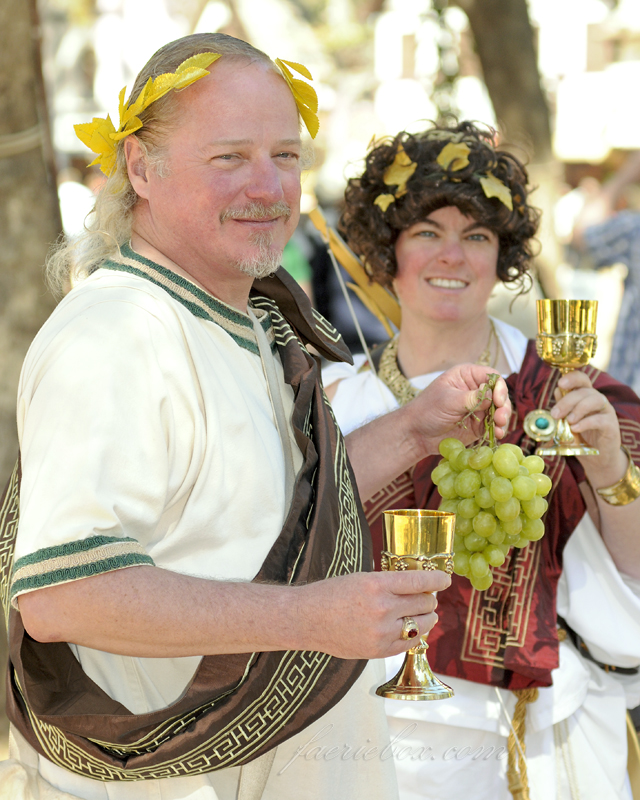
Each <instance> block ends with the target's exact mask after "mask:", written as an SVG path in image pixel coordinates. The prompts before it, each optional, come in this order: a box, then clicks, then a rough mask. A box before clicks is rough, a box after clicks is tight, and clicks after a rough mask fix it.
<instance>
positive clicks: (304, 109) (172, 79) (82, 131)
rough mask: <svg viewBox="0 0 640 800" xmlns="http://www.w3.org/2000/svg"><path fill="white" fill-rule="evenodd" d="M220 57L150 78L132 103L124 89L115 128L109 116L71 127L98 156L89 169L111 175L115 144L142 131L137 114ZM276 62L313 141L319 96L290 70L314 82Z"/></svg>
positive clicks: (191, 61) (195, 59) (194, 59)
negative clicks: (98, 168)
mask: <svg viewBox="0 0 640 800" xmlns="http://www.w3.org/2000/svg"><path fill="white" fill-rule="evenodd" d="M220 57H221V55H220V53H198V54H197V55H195V56H191V58H187V59H186V61H183V62H182V64H180V66H179V67H178V68H177V69H176V71H175V72H166V73H164V74H163V75H158V77H157V78H149V80H148V81H147V82H146V84H145V85H144V87H143V89H142V91H141V92H140V94H139V95H138V97H137V99H136V100H135V101H134V102H133V103H132V102H131V101H129V102H127V103H125V101H124V95H125V91H126V88H127V87H126V86H125V87H123V89H122V91H121V92H120V97H119V109H118V110H119V117H120V119H119V124H118V127H117V129H116V128H115V126H114V124H113V122H111V118H110V117H109V115H107V118H106V119H103V118H102V117H94V118H93V120H92V121H91V122H85V123H82V124H80V125H74V126H73V127H74V130H75V132H76V136H77V137H78V139H80V141H81V142H82V143H83V144H85V145H86V146H87V147H88V148H89V150H91V151H93V152H94V153H96V154H97V158H94V160H93V161H92V162H91V163H90V164H89V166H90V167H92V166H94V164H99V165H100V169H101V170H102V172H104V174H105V175H106V176H107V177H109V176H111V175H113V173H114V172H115V169H116V156H117V148H118V142H119V141H120V140H121V139H125V138H126V137H127V136H129V135H130V134H132V133H135V132H136V131H138V130H140V128H142V126H143V123H142V120H141V119H140V117H139V115H140V114H141V113H142V112H143V111H144V110H145V109H147V108H149V106H150V105H151V104H152V103H155V101H156V100H159V99H160V98H161V97H164V96H165V95H166V94H168V93H169V92H170V91H172V90H174V89H176V90H177V89H184V88H186V87H187V86H190V85H191V84H192V83H195V82H196V81H199V80H200V78H204V77H206V76H207V75H208V74H209V71H208V69H207V67H210V66H211V64H213V63H214V62H215V61H217V60H218V59H219V58H220ZM275 63H276V64H277V65H278V67H279V68H280V70H281V72H282V75H283V77H284V79H285V80H286V82H287V84H288V86H289V88H290V89H291V93H292V94H293V98H294V100H295V102H296V106H297V107H298V111H299V112H300V116H301V117H302V120H303V122H304V124H305V125H306V127H307V130H308V131H309V133H310V134H311V137H312V138H315V136H316V134H317V133H318V128H319V122H318V96H317V95H316V92H315V90H314V89H313V87H312V86H309V84H308V83H305V82H304V81H301V80H299V79H298V78H294V77H293V74H292V72H291V70H290V69H289V67H291V69H294V70H295V71H296V72H299V73H300V74H301V75H304V77H305V78H308V79H309V80H313V79H312V77H311V73H310V72H309V70H308V69H307V68H306V67H305V66H303V65H302V64H298V63H296V62H293V61H281V60H280V59H279V58H276V61H275ZM287 65H288V66H287Z"/></svg>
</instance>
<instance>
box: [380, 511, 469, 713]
mask: <svg viewBox="0 0 640 800" xmlns="http://www.w3.org/2000/svg"><path fill="white" fill-rule="evenodd" d="M455 519H456V515H455V514H451V513H449V512H444V511H430V510H428V509H398V510H395V511H385V512H384V547H385V549H384V550H383V552H382V569H383V570H399V571H404V570H408V569H424V570H433V569H441V570H444V571H445V572H448V573H449V574H451V573H452V572H453V534H454V529H455ZM427 648H428V645H427V642H426V639H425V637H421V638H420V641H419V643H418V644H417V645H416V647H412V648H411V649H410V650H409V651H407V654H406V656H405V659H404V663H403V664H402V667H401V668H400V671H399V672H398V673H397V675H395V676H394V677H393V678H392V679H391V680H390V681H388V682H387V683H385V684H383V685H382V686H379V687H378V688H377V689H376V694H377V695H379V696H380V697H386V698H392V699H394V700H444V699H445V698H447V697H453V689H451V687H449V686H447V685H446V684H445V683H442V681H441V680H439V679H438V678H436V676H435V675H434V674H433V672H432V671H431V667H430V666H429V661H428V659H427Z"/></svg>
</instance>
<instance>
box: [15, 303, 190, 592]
mask: <svg viewBox="0 0 640 800" xmlns="http://www.w3.org/2000/svg"><path fill="white" fill-rule="evenodd" d="M134 294H136V293H134ZM101 296H102V295H101ZM176 329H177V326H173V328H172V326H171V325H170V324H167V321H166V320H164V319H161V318H159V317H157V316H154V314H152V313H150V311H149V310H148V309H147V308H145V307H142V305H138V304H136V303H135V302H123V301H122V300H118V301H110V300H107V301H105V300H100V301H98V302H93V304H91V303H89V304H88V303H87V302H86V300H74V299H71V300H69V302H68V303H65V302H64V301H63V304H61V307H59V308H58V309H57V310H56V312H54V315H53V316H52V317H51V318H50V320H49V321H48V322H47V323H46V325H45V326H44V328H43V329H42V330H41V331H40V333H39V334H38V336H37V337H36V340H35V341H34V343H33V345H32V347H31V349H30V351H29V353H28V355H27V359H26V361H25V365H24V367H23V373H22V377H21V382H20V388H19V395H18V432H19V437H20V447H21V461H22V486H21V492H20V523H19V528H18V536H17V541H16V550H15V558H16V561H15V566H14V572H13V577H12V587H11V596H12V602H14V603H15V598H16V597H17V596H18V595H20V594H23V593H24V592H28V591H31V590H34V589H38V588H41V587H44V586H51V585H54V584H60V583H66V582H69V581H72V580H77V579H79V578H84V577H88V576H91V575H97V574H101V573H104V572H110V571H112V570H116V569H122V568H124V567H129V566H135V565H138V564H153V560H152V558H151V557H150V556H149V554H148V552H147V550H148V547H149V545H150V543H152V542H153V540H154V536H156V535H157V526H158V521H159V520H160V517H161V515H162V513H163V510H164V509H165V508H166V507H167V506H168V505H171V503H172V502H173V501H174V499H175V496H176V493H179V492H180V489H181V486H182V484H183V483H184V476H185V475H186V473H187V472H190V471H193V468H192V465H191V464H190V462H191V461H192V460H193V456H194V453H193V440H194V426H195V419H194V417H195V414H194V411H193V405H194V400H193V398H192V397H188V396H187V393H188V392H189V391H191V392H192V393H193V388H192V387H193V376H192V375H190V374H189V363H190V362H189V359H188V354H187V356H186V357H185V350H186V346H185V344H184V340H183V339H181V338H180V336H179V335H177V334H176ZM178 333H179V330H178ZM185 387H190V388H185ZM196 405H197V402H196ZM196 411H197V409H196ZM182 489H183V491H185V489H184V486H182Z"/></svg>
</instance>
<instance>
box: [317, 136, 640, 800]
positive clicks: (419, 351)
mask: <svg viewBox="0 0 640 800" xmlns="http://www.w3.org/2000/svg"><path fill="white" fill-rule="evenodd" d="M527 182H528V179H527V173H526V170H525V168H524V166H523V165H522V163H521V162H520V161H519V160H518V159H517V158H516V157H514V156H513V155H512V154H511V153H510V152H508V151H507V150H506V149H501V148H499V147H496V146H495V144H494V132H493V131H491V130H490V129H489V130H487V129H484V128H481V127H479V126H476V125H474V124H473V123H471V122H461V123H460V124H458V125H452V126H450V127H447V126H434V127H432V128H429V129H427V130H425V131H423V132H421V133H415V134H409V133H406V132H401V133H399V134H398V135H397V136H395V137H394V138H393V139H389V140H384V141H382V142H378V143H376V144H375V145H374V146H373V147H372V149H371V150H370V152H369V153H368V155H367V158H366V166H365V169H364V171H363V172H362V173H361V174H360V175H359V176H358V177H356V178H353V179H351V180H350V181H349V184H348V187H347V190H346V193H345V208H344V211H343V214H342V217H341V221H340V226H339V230H340V232H341V233H342V235H343V236H344V237H345V239H346V241H347V244H348V245H349V246H350V247H351V249H352V250H353V251H354V252H355V253H357V254H358V255H359V256H361V257H362V259H363V261H364V263H365V265H366V268H367V270H368V271H369V274H370V275H371V276H372V279H373V280H374V281H377V282H378V283H380V284H382V285H383V286H385V287H387V288H388V289H389V290H390V291H392V292H393V293H394V294H395V295H396V297H397V298H398V301H399V303H400V307H401V311H402V324H401V329H400V332H399V334H398V335H397V336H396V337H394V338H393V339H392V340H391V341H388V342H387V343H385V344H384V345H383V346H381V347H379V348H378V349H376V350H374V351H372V353H371V357H372V361H373V366H374V369H372V365H371V364H370V363H369V362H368V361H367V360H366V359H365V357H364V356H360V357H357V358H356V360H355V364H354V366H353V367H351V366H349V365H343V364H336V365H333V366H329V367H328V368H327V369H326V370H325V371H324V373H323V377H324V382H325V386H326V392H327V395H328V396H329V398H330V399H331V402H332V404H333V409H334V412H335V414H336V418H337V420H338V424H339V425H340V426H341V428H342V430H343V432H344V433H349V432H350V431H353V430H356V429H358V427H359V426H360V425H363V424H365V423H367V422H369V421H370V420H372V419H379V418H380V417H381V416H383V415H385V414H388V413H394V412H395V410H396V409H397V408H399V407H403V406H405V404H410V403H411V402H413V401H414V400H413V399H414V398H415V397H419V396H421V394H420V393H421V392H425V391H427V390H428V387H429V386H432V385H433V381H434V380H438V376H439V375H441V373H442V371H443V370H446V369H449V368H451V367H452V366H454V365H455V364H460V363H464V362H471V363H476V364H485V365H489V366H490V367H491V369H493V370H495V372H497V373H500V374H502V375H503V376H505V377H506V376H509V377H508V378H507V384H508V386H509V391H510V397H511V402H512V405H513V408H514V414H513V417H512V419H511V422H510V425H509V428H508V432H507V436H506V439H505V441H507V442H510V443H513V444H518V445H519V446H521V447H522V448H523V450H524V452H525V454H532V453H534V451H535V448H536V446H537V441H536V440H535V439H534V438H532V437H533V432H532V427H533V429H534V430H535V424H534V423H535V420H536V419H538V418H539V416H540V414H541V413H542V414H548V413H549V412H550V414H551V418H555V419H558V418H559V417H564V416H567V415H568V418H569V421H570V423H571V425H572V427H573V429H574V430H575V431H576V432H580V433H581V434H582V435H583V436H584V439H585V440H586V441H587V442H588V443H590V444H591V445H593V446H597V448H598V449H599V451H600V455H599V456H586V457H580V458H560V457H555V458H550V459H546V472H547V474H548V475H549V476H550V478H551V479H552V481H553V488H552V489H551V493H550V494H549V495H548V496H547V500H548V501H549V508H548V511H547V513H546V515H545V517H544V522H545V527H546V532H545V534H544V536H543V537H542V538H541V539H539V538H538V536H539V534H536V538H535V540H533V541H528V540H527V538H526V537H524V538H522V537H523V534H524V533H525V530H526V529H525V527H524V526H525V525H526V524H527V520H526V519H523V517H522V514H520V516H518V517H517V518H516V519H514V520H511V521H510V523H509V526H507V523H506V522H504V523H503V526H504V529H503V528H502V526H500V527H496V529H495V533H493V534H491V535H492V536H493V538H492V539H491V542H492V544H494V545H495V547H497V548H503V549H502V553H500V556H501V558H502V559H503V563H502V564H501V565H499V564H498V565H497V566H496V567H495V569H494V573H493V577H494V580H493V583H492V584H491V585H490V586H489V587H488V588H486V589H483V590H482V591H480V590H477V589H475V588H473V587H472V585H471V583H470V582H469V580H468V579H467V577H463V576H460V575H454V576H453V582H452V586H451V588H450V589H449V590H447V592H445V593H443V594H442V595H441V596H440V597H439V598H438V600H439V606H438V615H439V618H440V622H439V624H438V626H437V627H436V628H435V629H434V630H433V631H432V632H431V634H430V635H429V661H430V664H431V666H432V668H433V669H434V671H435V672H437V673H439V674H440V677H441V678H442V680H443V681H444V682H445V683H447V684H449V685H450V686H451V687H452V688H453V689H454V691H455V696H454V697H453V698H452V699H448V700H445V701H442V702H408V701H397V700H387V701H386V707H387V714H388V716H389V724H390V728H391V733H392V737H394V738H395V740H396V742H397V747H398V749H399V751H400V754H399V755H398V757H397V760H396V769H397V772H398V778H399V784H400V797H401V800H419V799H420V800H443V799H444V798H447V799H448V800H466V798H469V797H473V798H474V800H506V799H507V798H508V797H510V795H511V794H512V795H513V797H514V798H516V800H522V798H529V799H530V800H549V798H556V797H563V798H565V797H566V798H569V797H571V798H577V797H580V798H583V799H587V798H588V800H602V798H604V797H606V798H618V799H621V798H625V800H630V798H631V794H630V789H629V783H628V778H627V769H626V754H627V739H626V730H625V710H626V708H627V707H629V708H630V707H633V706H635V705H637V703H638V700H639V698H640V677H639V675H638V665H639V664H640V512H639V501H638V500H637V498H638V496H639V495H640V471H639V470H638V468H637V466H636V463H638V462H640V400H638V398H637V397H636V395H635V394H634V393H633V392H632V391H631V390H630V389H629V388H628V387H626V386H624V385H621V384H620V383H618V382H617V381H615V380H614V379H612V378H611V377H609V376H608V375H606V374H605V373H600V372H599V371H598V370H597V369H595V368H592V367H588V368H586V369H584V370H580V371H576V372H573V373H571V374H569V375H566V376H564V377H560V374H559V373H558V371H557V370H552V369H551V368H550V367H549V366H548V365H546V364H545V363H544V362H542V361H541V360H540V359H539V358H538V356H537V354H536V349H535V342H533V341H529V342H527V340H526V339H525V337H524V336H523V334H522V333H520V331H519V330H517V329H516V328H514V327H512V326H510V325H507V324H506V323H504V322H501V321H499V320H497V319H492V318H491V317H490V316H489V315H488V313H487V303H488V300H489V298H490V296H491V293H492V290H493V288H494V286H495V285H496V282H497V281H502V282H504V283H506V284H507V285H511V286H513V285H514V284H515V285H516V286H517V285H518V284H523V283H525V284H526V282H527V281H528V280H529V276H528V270H529V266H530V261H531V255H532V248H531V242H532V237H534V235H535V233H536V230H537V225H538V214H537V212H536V210H535V209H534V208H532V206H531V205H530V203H529V199H528V195H529V187H528V185H527ZM558 390H561V392H562V394H564V396H562V394H561V393H560V392H559V391H558ZM405 407H406V406H405ZM529 422H531V423H532V424H531V425H529V424H528V423H529ZM621 445H624V448H622V447H621ZM389 455H390V451H389V450H388V449H387V448H386V447H385V446H384V445H382V443H381V446H380V448H379V452H378V458H379V459H380V460H381V461H384V460H385V459H386V458H388V457H389ZM438 461H439V459H438V458H437V457H429V458H427V459H425V460H424V461H423V462H420V463H419V464H417V465H416V467H415V468H412V469H411V470H408V471H407V472H406V473H405V474H404V475H402V476H399V477H398V478H397V479H395V480H394V481H392V482H390V483H389V485H388V486H386V487H385V488H384V489H383V490H381V491H380V492H378V493H376V494H375V495H374V496H373V497H371V498H370V499H369V500H368V501H367V502H366V503H365V513H366V515H367V520H368V521H369V524H370V527H371V531H372V536H373V541H374V555H375V557H376V560H377V562H378V563H379V561H380V551H381V550H382V549H383V540H382V513H383V511H384V510H385V509H393V508H438V506H439V504H440V501H441V497H440V494H439V492H438V490H437V487H436V486H435V485H434V483H433V481H432V479H431V473H432V471H433V470H434V468H435V467H436V465H437V464H438ZM483 488H484V487H483ZM485 493H486V489H485ZM448 502H454V501H448ZM480 503H481V504H482V507H483V508H486V507H487V506H488V505H489V506H490V505H493V503H494V499H493V498H492V497H491V496H489V497H488V498H487V497H486V496H485V495H483V496H482V497H481V496H480V495H478V496H477V502H476V503H473V504H472V505H474V507H475V508H474V509H472V510H471V511H469V509H468V508H467V509H465V516H464V517H463V516H462V515H461V514H458V515H457V521H456V525H457V529H456V530H457V541H456V544H455V548H456V552H457V553H459V554H460V553H461V554H464V553H465V552H466V551H467V549H468V550H469V551H470V552H473V551H475V550H480V549H482V548H484V547H485V544H486V541H487V540H486V538H483V536H487V535H488V533H490V531H489V532H487V531H485V532H484V534H482V535H481V534H480V533H479V532H476V531H475V528H474V527H473V521H472V519H471V517H470V516H469V514H471V516H473V514H476V513H477V512H479V511H480V505H479V504H480ZM449 510H451V508H449ZM479 530H480V529H479ZM514 545H517V546H514ZM496 563H497V562H496ZM399 666H400V660H399V659H397V658H391V659H388V661H387V674H388V677H391V676H392V675H394V674H395V673H396V672H397V670H398V669H399ZM512 723H513V726H514V728H515V730H516V731H517V736H516V735H514V733H512ZM525 730H526V734H525V735H523V731H525ZM402 748H404V750H403V749H402Z"/></svg>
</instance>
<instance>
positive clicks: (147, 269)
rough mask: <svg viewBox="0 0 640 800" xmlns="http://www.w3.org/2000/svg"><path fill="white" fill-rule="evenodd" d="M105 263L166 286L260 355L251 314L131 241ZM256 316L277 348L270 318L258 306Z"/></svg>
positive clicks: (197, 313)
mask: <svg viewBox="0 0 640 800" xmlns="http://www.w3.org/2000/svg"><path fill="white" fill-rule="evenodd" d="M102 267H103V268H104V269H112V270H118V271H119V272H128V273H130V274H131V275H137V276H138V277H139V278H146V279H147V280H149V281H151V283H154V284H155V285H156V286H159V287H160V288H161V289H164V291H165V292H167V294H169V295H171V297H173V299H174V300H177V301H178V302H179V303H181V304H182V305H183V306H184V307H185V308H186V309H188V310H189V311H190V312H191V313H192V314H193V315H194V316H196V317H200V319H206V320H208V321H209V322H214V323H215V324H216V325H219V326H220V327H221V328H223V330H225V331H226V332H227V333H228V334H229V336H231V338H232V339H233V341H234V342H235V343H236V344H237V345H239V346H240V347H242V348H244V349H245V350H248V351H249V352H250V353H253V354H254V355H260V350H259V348H258V342H257V340H256V336H255V333H254V331H253V323H252V322H251V318H250V317H249V315H248V314H243V313H242V312H241V311H238V310H237V309H236V308H232V307H231V306H228V305H227V304H226V303H223V302H222V301H221V300H218V299H217V298H216V297H213V295H210V294H208V293H207V292H204V291H203V290H202V289H200V288H199V287H198V286H196V285H195V284H194V283H191V281H189V280H187V279H186V278H183V277H182V276H181V275H176V273H175V272H171V270H168V269H166V268H165V267H161V266H160V265H159V264H156V263H155V262H153V261H150V260H149V259H148V258H144V256H141V255H139V254H138V253H136V252H134V251H133V250H132V249H131V246H130V245H128V244H123V245H122V246H121V247H120V255H119V257H113V258H109V259H107V260H106V261H105V262H104V263H103V264H102ZM256 312H257V313H256V317H257V318H258V321H259V323H260V324H261V325H262V328H263V330H264V332H265V333H266V335H267V340H268V342H269V345H270V346H271V349H272V351H273V350H275V348H276V342H275V333H274V331H273V327H272V324H271V318H270V316H269V314H268V313H265V312H264V311H263V310H258V309H256Z"/></svg>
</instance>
